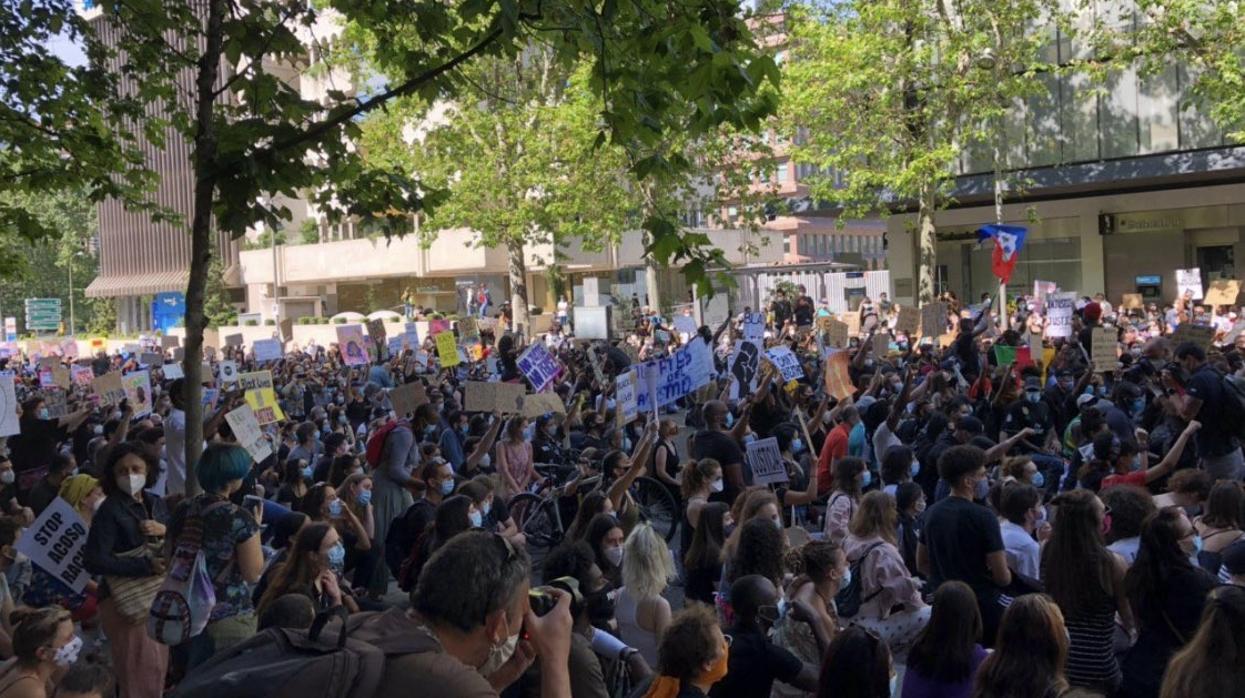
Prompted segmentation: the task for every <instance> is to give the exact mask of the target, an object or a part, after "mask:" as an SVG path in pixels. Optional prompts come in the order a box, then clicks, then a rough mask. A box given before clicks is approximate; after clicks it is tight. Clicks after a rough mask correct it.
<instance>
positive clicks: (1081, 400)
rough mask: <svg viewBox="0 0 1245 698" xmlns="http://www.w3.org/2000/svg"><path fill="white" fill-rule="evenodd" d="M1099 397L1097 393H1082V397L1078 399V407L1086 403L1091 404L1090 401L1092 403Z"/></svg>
mask: <svg viewBox="0 0 1245 698" xmlns="http://www.w3.org/2000/svg"><path fill="white" fill-rule="evenodd" d="M1097 399H1098V396H1097V395H1081V396H1080V397H1078V398H1077V399H1076V406H1077V409H1080V408H1082V407H1084V406H1085V405H1087V404H1089V403H1091V402H1094V401H1095V400H1097Z"/></svg>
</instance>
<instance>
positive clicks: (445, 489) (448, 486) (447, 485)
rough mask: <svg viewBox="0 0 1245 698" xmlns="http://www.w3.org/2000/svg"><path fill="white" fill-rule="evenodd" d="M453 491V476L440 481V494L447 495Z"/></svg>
mask: <svg viewBox="0 0 1245 698" xmlns="http://www.w3.org/2000/svg"><path fill="white" fill-rule="evenodd" d="M453 493H454V478H450V479H448V480H442V481H441V494H442V495H443V496H449V495H451V494H453Z"/></svg>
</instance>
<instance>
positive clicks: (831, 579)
mask: <svg viewBox="0 0 1245 698" xmlns="http://www.w3.org/2000/svg"><path fill="white" fill-rule="evenodd" d="M789 564H790V565H791V567H792V570H791V571H792V572H793V573H794V574H795V579H794V580H792V581H791V583H790V584H789V585H788V587H787V592H786V598H785V599H780V600H779V602H778V608H777V609H776V611H777V620H776V621H774V629H773V632H772V633H771V637H772V638H773V640H774V644H775V645H777V646H779V647H781V648H782V649H785V650H788V651H790V652H791V653H792V654H794V655H795V656H797V657H799V658H800V660H801V661H802V662H804V663H805V664H806V665H812V666H818V664H819V663H820V662H821V657H822V655H823V654H824V653H825V648H826V647H827V646H828V645H829V643H830V642H832V641H833V640H834V637H835V636H836V635H837V634H838V632H839V616H838V611H837V609H836V607H835V605H834V597H835V596H837V595H838V593H839V590H840V589H841V588H842V587H843V585H844V584H846V583H848V582H850V581H851V569H850V568H849V567H848V564H847V556H846V555H844V554H843V549H842V548H840V547H839V546H837V545H835V544H834V543H831V542H830V541H827V540H821V541H811V542H809V543H806V544H805V545H804V546H803V547H802V548H800V551H799V556H798V558H797V559H796V560H794V561H792V560H790V558H789ZM796 604H803V605H804V606H805V607H806V608H807V609H808V610H809V611H810V612H811V616H812V619H811V620H810V619H808V618H807V617H806V616H804V615H803V614H802V613H799V612H795V609H796V608H797V606H796ZM797 616H800V617H798V618H797ZM772 695H774V696H775V697H780V696H781V697H785V696H791V697H792V698H795V697H796V696H806V695H808V693H807V692H806V691H801V690H799V689H797V688H796V687H794V686H790V685H787V684H782V683H780V684H777V685H775V686H774V687H773V694H772Z"/></svg>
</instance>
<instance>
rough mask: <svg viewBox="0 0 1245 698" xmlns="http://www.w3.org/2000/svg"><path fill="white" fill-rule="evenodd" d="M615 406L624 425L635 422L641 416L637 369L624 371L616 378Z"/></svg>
mask: <svg viewBox="0 0 1245 698" xmlns="http://www.w3.org/2000/svg"><path fill="white" fill-rule="evenodd" d="M614 405H615V407H616V408H617V409H618V415H619V420H620V421H621V422H622V423H623V424H626V423H627V422H631V421H633V420H635V418H636V417H637V416H638V415H639V413H640V410H639V405H638V403H637V401H636V375H635V369H629V370H626V371H623V372H622V373H619V374H618V375H617V376H615V377H614Z"/></svg>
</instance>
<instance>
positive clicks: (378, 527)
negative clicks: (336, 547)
mask: <svg viewBox="0 0 1245 698" xmlns="http://www.w3.org/2000/svg"><path fill="white" fill-rule="evenodd" d="M436 423H437V415H436V412H435V411H434V410H433V408H432V406H431V405H428V404H424V405H420V407H419V408H418V409H417V410H415V415H414V421H413V422H408V421H406V420H405V419H396V420H392V421H390V422H388V423H386V424H385V425H384V426H382V427H381V428H380V429H378V430H377V431H376V433H374V434H373V435H372V436H371V437H370V438H368V441H367V462H368V465H369V466H371V467H372V468H373V470H372V510H373V512H374V515H375V517H376V520H375V521H374V522H373V523H374V529H375V534H376V538H375V543H376V545H377V546H378V547H379V548H380V549H381V550H387V548H386V547H385V541H386V539H387V537H388V535H389V527H390V525H391V524H392V523H393V521H394V519H395V518H396V517H398V516H399V515H401V514H403V513H404V512H405V511H406V510H408V509H410V507H411V505H412V504H413V503H414V502H415V497H414V495H412V494H411V489H410V488H411V487H413V486H416V485H417V483H416V482H415V478H414V476H413V473H414V471H415V469H416V468H418V467H419V464H420V455H419V438H418V437H417V435H418V434H422V433H423V431H424V428H425V427H427V426H430V425H435V424H436ZM389 579H390V578H389V568H388V566H386V565H383V564H377V565H376V572H375V573H374V574H373V575H372V579H371V586H370V587H369V588H368V592H369V594H370V595H371V596H372V597H373V598H380V597H381V596H383V595H384V594H385V591H386V590H387V589H388V587H389Z"/></svg>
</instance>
